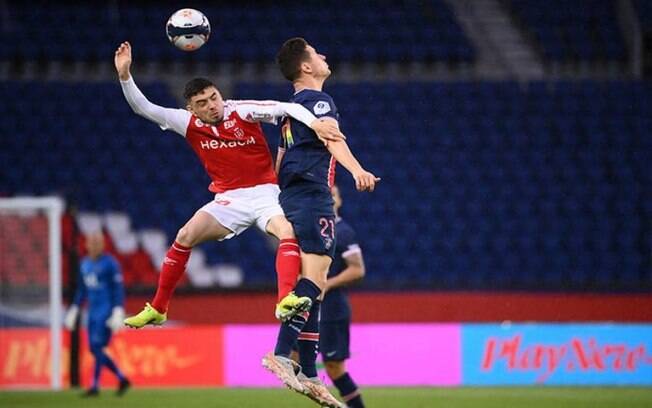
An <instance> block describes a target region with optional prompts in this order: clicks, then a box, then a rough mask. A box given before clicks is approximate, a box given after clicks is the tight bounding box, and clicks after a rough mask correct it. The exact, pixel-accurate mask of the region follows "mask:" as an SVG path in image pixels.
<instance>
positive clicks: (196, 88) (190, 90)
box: [183, 78, 217, 102]
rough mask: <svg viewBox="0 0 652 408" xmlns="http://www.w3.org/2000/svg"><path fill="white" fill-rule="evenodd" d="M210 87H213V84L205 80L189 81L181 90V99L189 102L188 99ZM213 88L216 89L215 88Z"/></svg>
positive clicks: (195, 79)
mask: <svg viewBox="0 0 652 408" xmlns="http://www.w3.org/2000/svg"><path fill="white" fill-rule="evenodd" d="M211 86H215V84H214V83H212V82H211V81H209V80H208V79H206V78H194V79H191V80H190V81H188V83H186V87H185V88H184V90H183V99H185V100H186V102H188V101H190V98H192V97H193V96H195V95H197V94H198V93H200V92H201V91H203V90H204V89H206V88H208V87H211ZM215 88H217V87H216V86H215Z"/></svg>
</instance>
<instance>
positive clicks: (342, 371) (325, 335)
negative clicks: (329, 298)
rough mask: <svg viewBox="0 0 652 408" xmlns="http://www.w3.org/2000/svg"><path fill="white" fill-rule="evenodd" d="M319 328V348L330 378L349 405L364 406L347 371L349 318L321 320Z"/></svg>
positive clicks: (360, 407) (353, 406) (353, 407)
mask: <svg viewBox="0 0 652 408" xmlns="http://www.w3.org/2000/svg"><path fill="white" fill-rule="evenodd" d="M319 328H320V331H321V333H320V335H321V337H320V341H319V348H320V352H321V355H322V357H323V360H324V368H325V369H326V373H327V374H328V378H330V379H331V381H332V382H333V384H334V385H335V387H336V388H337V390H338V391H339V393H340V396H341V397H342V399H343V400H344V402H345V403H346V405H347V406H348V407H352V408H364V404H363V402H362V396H361V395H360V391H359V390H358V386H357V385H356V384H355V382H354V381H353V379H352V378H351V376H350V375H349V373H348V372H347V371H346V359H348V358H349V356H350V352H349V338H350V336H349V328H350V322H349V321H348V320H338V321H328V322H321V323H320V326H319Z"/></svg>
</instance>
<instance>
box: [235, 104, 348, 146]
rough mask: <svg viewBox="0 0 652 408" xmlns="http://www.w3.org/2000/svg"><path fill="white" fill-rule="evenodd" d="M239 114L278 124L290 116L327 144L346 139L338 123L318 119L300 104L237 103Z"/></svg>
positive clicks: (255, 120) (251, 119) (250, 118)
mask: <svg viewBox="0 0 652 408" xmlns="http://www.w3.org/2000/svg"><path fill="white" fill-rule="evenodd" d="M236 104H237V105H236V106H237V108H236V109H237V112H238V115H240V117H241V118H245V119H247V120H250V121H254V122H267V123H273V124H276V121H277V119H278V118H281V117H284V116H290V117H292V118H294V119H296V120H298V121H299V122H301V123H303V124H304V125H306V126H308V127H309V128H311V129H312V130H314V131H315V133H316V134H317V137H318V138H319V139H320V140H321V141H322V142H324V144H327V143H328V142H329V141H340V140H344V139H346V137H345V136H344V135H343V134H342V132H340V129H339V127H338V126H337V123H332V122H326V121H324V120H321V119H317V118H316V117H315V115H313V114H312V113H311V112H310V111H309V110H308V109H306V108H305V107H303V106H302V105H299V104H298V103H287V102H278V101H270V100H267V101H237V102H236Z"/></svg>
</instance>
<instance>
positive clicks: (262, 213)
mask: <svg viewBox="0 0 652 408" xmlns="http://www.w3.org/2000/svg"><path fill="white" fill-rule="evenodd" d="M278 196H279V188H278V186H277V185H272V184H266V185H262V186H256V187H255V197H254V200H253V205H254V207H255V211H256V225H257V226H258V228H260V229H261V230H262V231H264V232H266V233H268V234H271V235H274V236H275V237H276V238H278V239H279V241H280V242H279V245H278V249H277V250H276V274H277V284H278V292H277V298H278V301H277V304H276V310H275V315H276V318H278V319H286V318H288V317H291V316H292V315H294V314H296V313H300V312H305V311H307V310H308V309H310V305H311V303H312V301H311V300H310V299H309V298H306V297H303V298H299V297H298V296H296V295H295V294H294V293H292V289H293V288H294V286H295V285H296V284H297V280H298V279H299V274H300V273H301V254H300V250H299V242H298V241H297V239H296V237H295V234H294V228H293V227H292V224H290V222H289V221H288V219H287V218H286V217H285V214H284V212H283V209H282V208H281V206H280V204H279V202H278Z"/></svg>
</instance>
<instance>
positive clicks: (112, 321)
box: [106, 306, 125, 333]
mask: <svg viewBox="0 0 652 408" xmlns="http://www.w3.org/2000/svg"><path fill="white" fill-rule="evenodd" d="M124 319H125V309H124V308H123V307H122V306H116V307H114V308H113V312H111V317H109V318H108V319H106V327H108V328H109V329H111V331H112V332H113V333H115V332H117V331H118V330H120V329H122V328H123V326H124V323H123V321H124Z"/></svg>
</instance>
